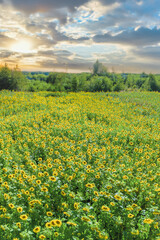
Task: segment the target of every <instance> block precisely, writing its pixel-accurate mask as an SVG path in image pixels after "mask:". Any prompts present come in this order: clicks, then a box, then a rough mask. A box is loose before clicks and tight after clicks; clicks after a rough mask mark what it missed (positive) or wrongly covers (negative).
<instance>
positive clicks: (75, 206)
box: [74, 202, 79, 210]
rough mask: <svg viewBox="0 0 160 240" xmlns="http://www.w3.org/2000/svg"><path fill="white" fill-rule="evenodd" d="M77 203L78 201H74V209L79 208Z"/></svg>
mask: <svg viewBox="0 0 160 240" xmlns="http://www.w3.org/2000/svg"><path fill="white" fill-rule="evenodd" d="M78 205H79V203H77V202H75V203H74V208H75V209H76V210H77V209H79V206H78Z"/></svg>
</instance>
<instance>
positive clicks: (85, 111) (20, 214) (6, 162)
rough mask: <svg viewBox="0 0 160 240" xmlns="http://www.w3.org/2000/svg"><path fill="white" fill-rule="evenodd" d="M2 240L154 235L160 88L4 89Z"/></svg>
mask: <svg viewBox="0 0 160 240" xmlns="http://www.w3.org/2000/svg"><path fill="white" fill-rule="evenodd" d="M0 108H1V111H0V239H1V240H7V239H8V240H20V239H25V240H38V239H45V240H53V239H57V240H79V239H80V240H96V239H108V240H134V239H135V240H160V230H159V224H160V209H159V206H160V184H159V183H160V172H159V166H160V93H158V92H119V93H116V92H111V93H103V92H99V93H87V92H79V93H72V92H71V93H59V92H55V93H50V92H37V93H27V92H14V91H12V92H11V91H6V90H4V91H1V92H0Z"/></svg>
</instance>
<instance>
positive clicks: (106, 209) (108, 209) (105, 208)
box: [101, 206, 110, 212]
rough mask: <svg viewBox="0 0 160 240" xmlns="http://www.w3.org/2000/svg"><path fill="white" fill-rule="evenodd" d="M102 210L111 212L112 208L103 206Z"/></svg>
mask: <svg viewBox="0 0 160 240" xmlns="http://www.w3.org/2000/svg"><path fill="white" fill-rule="evenodd" d="M101 209H102V211H106V212H109V211H110V208H109V207H106V206H102V208H101Z"/></svg>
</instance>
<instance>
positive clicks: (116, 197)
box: [114, 195, 122, 201]
mask: <svg viewBox="0 0 160 240" xmlns="http://www.w3.org/2000/svg"><path fill="white" fill-rule="evenodd" d="M114 198H115V199H116V200H118V201H120V200H122V198H121V197H120V196H118V195H115V196H114Z"/></svg>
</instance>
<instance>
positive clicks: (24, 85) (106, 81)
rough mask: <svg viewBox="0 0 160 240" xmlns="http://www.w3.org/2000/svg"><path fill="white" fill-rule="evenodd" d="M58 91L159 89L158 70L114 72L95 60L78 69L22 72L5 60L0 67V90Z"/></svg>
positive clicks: (159, 78) (159, 76)
mask: <svg viewBox="0 0 160 240" xmlns="http://www.w3.org/2000/svg"><path fill="white" fill-rule="evenodd" d="M3 89H8V90H14V91H29V92H38V91H53V92H55V91H59V92H80V91H85V92H112V91H115V92H120V91H132V90H140V91H158V92H159V91H160V74H152V73H150V74H146V73H145V72H142V73H141V74H135V73H114V72H109V71H107V68H106V67H105V66H104V65H103V64H102V63H100V62H99V61H98V60H97V61H96V62H95V63H94V65H93V67H92V71H91V72H90V73H89V72H82V73H65V72H23V71H21V70H20V69H19V67H18V66H16V67H15V68H14V69H11V68H9V67H8V65H7V64H5V65H4V66H1V67H0V90H3Z"/></svg>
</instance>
